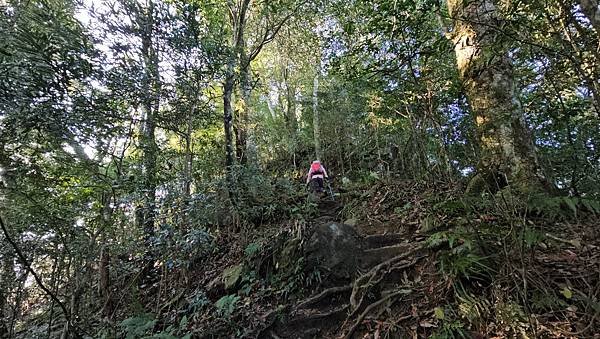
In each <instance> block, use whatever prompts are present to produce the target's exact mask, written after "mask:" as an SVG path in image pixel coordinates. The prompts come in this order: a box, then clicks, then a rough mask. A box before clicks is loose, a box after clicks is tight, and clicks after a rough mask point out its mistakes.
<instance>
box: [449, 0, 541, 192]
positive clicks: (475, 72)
mask: <svg viewBox="0 0 600 339" xmlns="http://www.w3.org/2000/svg"><path fill="white" fill-rule="evenodd" d="M448 9H449V12H450V16H451V17H452V18H453V20H454V30H453V31H452V33H451V39H452V41H453V42H454V45H455V53H456V62H457V66H458V71H459V76H460V78H461V80H462V82H463V85H464V89H465V92H466V94H467V97H468V99H469V104H470V106H471V109H472V111H473V114H474V120H475V125H476V130H477V137H478V143H479V150H480V156H479V157H480V158H479V164H478V170H479V174H480V176H482V177H483V179H484V180H485V182H486V183H487V184H488V185H491V186H492V187H495V188H498V187H503V186H505V185H507V184H513V185H514V186H516V187H518V188H520V189H524V190H527V189H529V188H535V187H540V184H541V183H542V182H543V177H542V176H541V174H540V168H539V165H538V160H537V157H536V153H535V149H534V145H533V142H532V139H531V136H530V133H529V131H528V129H527V125H526V123H525V119H524V115H523V109H522V107H521V103H520V102H519V97H518V93H517V91H516V83H515V78H514V74H513V66H512V64H511V60H510V58H509V56H508V51H507V47H506V46H505V42H504V41H503V36H502V32H501V27H500V26H501V23H502V18H501V17H500V15H499V12H498V10H497V8H496V4H495V2H494V1H493V0H475V1H469V2H466V1H462V0H448ZM479 178H481V177H479Z"/></svg>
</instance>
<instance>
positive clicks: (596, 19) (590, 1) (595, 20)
mask: <svg viewBox="0 0 600 339" xmlns="http://www.w3.org/2000/svg"><path fill="white" fill-rule="evenodd" d="M579 5H580V6H581V11H582V12H583V14H585V16H586V17H587V18H588V19H589V20H590V23H591V24H592V26H593V27H594V29H595V30H596V33H598V34H599V35H600V8H599V7H598V0H579Z"/></svg>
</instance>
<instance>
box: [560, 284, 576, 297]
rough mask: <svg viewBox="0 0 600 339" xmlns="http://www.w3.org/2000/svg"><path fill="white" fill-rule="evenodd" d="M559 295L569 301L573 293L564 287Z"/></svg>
mask: <svg viewBox="0 0 600 339" xmlns="http://www.w3.org/2000/svg"><path fill="white" fill-rule="evenodd" d="M560 293H561V294H562V295H563V296H564V297H565V298H567V299H571V298H572V297H573V292H571V290H570V289H569V288H568V287H566V286H565V287H564V288H563V289H562V290H561V291H560Z"/></svg>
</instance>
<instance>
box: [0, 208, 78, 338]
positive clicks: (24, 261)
mask: <svg viewBox="0 0 600 339" xmlns="http://www.w3.org/2000/svg"><path fill="white" fill-rule="evenodd" d="M0 227H2V232H3V233H4V237H5V238H6V240H7V241H8V243H9V244H10V245H11V246H12V248H13V250H14V251H15V253H16V254H17V256H18V257H19V259H20V260H21V263H22V264H23V266H25V268H26V269H27V271H29V273H31V275H32V276H33V278H34V279H35V282H36V283H37V285H38V287H39V288H40V289H42V290H43V291H44V292H45V293H46V294H47V295H48V296H49V297H50V298H51V299H52V300H53V301H54V302H56V303H57V304H58V306H60V309H61V310H62V311H63V314H64V316H65V319H66V320H67V323H68V324H69V325H70V326H71V325H73V324H72V322H71V314H70V313H69V311H68V310H67V308H66V307H65V305H64V304H63V303H62V301H60V299H58V297H57V296H56V295H55V294H54V293H52V291H50V290H49V289H48V288H47V287H46V286H45V285H44V283H43V282H42V279H41V278H40V276H39V275H38V274H37V273H36V272H35V271H34V270H33V268H31V265H30V264H29V261H27V258H26V257H25V255H23V252H22V251H21V249H20V248H19V246H17V244H16V243H15V241H14V240H13V239H12V238H11V237H10V234H9V233H8V230H7V229H6V226H5V225H4V221H3V220H2V217H0Z"/></svg>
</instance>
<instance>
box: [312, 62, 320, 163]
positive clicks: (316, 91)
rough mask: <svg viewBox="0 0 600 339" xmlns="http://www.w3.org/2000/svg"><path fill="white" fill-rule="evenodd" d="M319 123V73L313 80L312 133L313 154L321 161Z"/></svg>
mask: <svg viewBox="0 0 600 339" xmlns="http://www.w3.org/2000/svg"><path fill="white" fill-rule="evenodd" d="M320 128H321V126H320V123H319V73H318V72H317V74H316V75H315V79H314V82H313V131H314V132H313V133H314V137H313V138H314V141H315V156H316V157H317V160H319V161H321V155H322V154H321V132H320Z"/></svg>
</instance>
